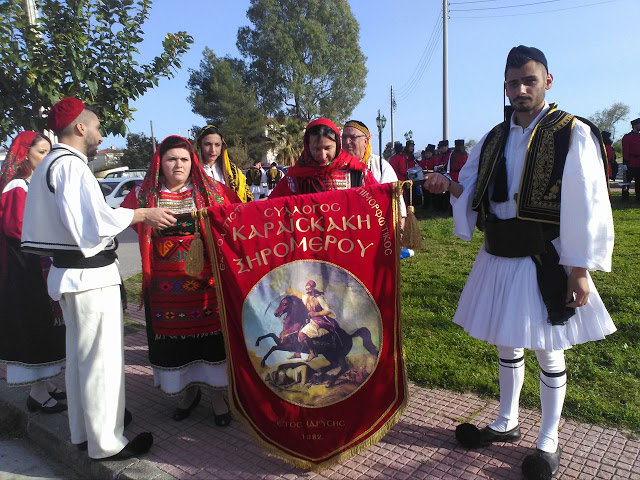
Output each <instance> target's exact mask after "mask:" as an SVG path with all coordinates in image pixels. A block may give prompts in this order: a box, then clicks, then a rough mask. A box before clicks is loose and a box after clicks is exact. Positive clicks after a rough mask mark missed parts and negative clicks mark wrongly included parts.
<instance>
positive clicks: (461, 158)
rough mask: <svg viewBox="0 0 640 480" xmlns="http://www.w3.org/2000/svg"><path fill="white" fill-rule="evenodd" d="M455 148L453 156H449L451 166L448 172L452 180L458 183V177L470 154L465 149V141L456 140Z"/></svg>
mask: <svg viewBox="0 0 640 480" xmlns="http://www.w3.org/2000/svg"><path fill="white" fill-rule="evenodd" d="M455 145H456V146H455V148H454V149H453V152H451V155H450V156H449V166H448V168H447V171H448V172H449V175H451V180H453V181H454V182H457V181H458V175H460V170H462V167H463V166H464V164H465V163H467V158H469V154H468V153H467V151H466V150H465V148H464V140H456V141H455Z"/></svg>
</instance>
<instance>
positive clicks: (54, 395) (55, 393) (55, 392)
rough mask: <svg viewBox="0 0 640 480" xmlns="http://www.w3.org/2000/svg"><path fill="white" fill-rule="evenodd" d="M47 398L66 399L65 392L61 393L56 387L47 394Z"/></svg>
mask: <svg viewBox="0 0 640 480" xmlns="http://www.w3.org/2000/svg"><path fill="white" fill-rule="evenodd" d="M49 396H50V397H51V398H53V399H54V400H66V399H67V392H63V391H62V390H59V389H58V388H57V387H56V388H54V389H53V391H52V392H49Z"/></svg>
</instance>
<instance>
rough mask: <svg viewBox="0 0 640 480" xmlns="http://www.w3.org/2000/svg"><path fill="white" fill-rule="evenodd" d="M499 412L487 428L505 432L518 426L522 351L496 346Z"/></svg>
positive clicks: (522, 371)
mask: <svg viewBox="0 0 640 480" xmlns="http://www.w3.org/2000/svg"><path fill="white" fill-rule="evenodd" d="M498 357H499V360H498V365H499V371H498V377H499V379H500V411H499V412H498V418H497V419H496V421H495V422H493V423H492V424H491V425H489V427H491V428H492V429H493V430H496V431H498V432H506V431H507V430H511V429H512V428H514V427H516V426H517V425H518V404H519V402H520V390H522V383H523V382H524V349H523V348H512V347H501V346H498Z"/></svg>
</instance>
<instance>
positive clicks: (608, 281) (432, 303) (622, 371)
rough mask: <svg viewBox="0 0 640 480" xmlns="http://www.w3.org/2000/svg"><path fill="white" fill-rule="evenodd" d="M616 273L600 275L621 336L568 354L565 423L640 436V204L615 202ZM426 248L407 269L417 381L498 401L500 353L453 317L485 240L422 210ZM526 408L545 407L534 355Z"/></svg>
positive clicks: (410, 356) (529, 359) (408, 339)
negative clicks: (461, 234) (458, 233)
mask: <svg viewBox="0 0 640 480" xmlns="http://www.w3.org/2000/svg"><path fill="white" fill-rule="evenodd" d="M613 207H614V222H615V229H616V246H615V250H614V258H613V272H611V273H603V272H595V273H593V279H594V282H595V283H596V286H597V288H598V291H599V292H600V295H601V296H602V299H603V301H604V303H605V305H606V306H607V308H608V310H609V312H610V313H611V316H612V317H613V320H614V322H615V324H616V326H617V327H618V331H617V332H616V333H615V334H613V335H611V336H609V337H607V339H605V340H603V341H600V342H590V343H587V344H584V345H577V346H575V347H573V348H572V349H570V350H567V352H566V358H567V368H568V372H569V383H568V387H567V397H566V402H565V407H564V412H563V413H564V416H565V417H566V418H573V419H575V420H579V421H584V422H591V423H600V424H606V425H611V426H615V427H619V428H623V429H628V430H631V431H633V432H634V433H635V434H639V433H640V320H639V318H640V295H639V292H638V289H639V288H640V208H638V207H640V205H638V204H637V203H636V202H635V201H634V200H632V201H631V202H629V203H621V202H620V197H619V196H614V198H613ZM417 210H418V212H417V215H418V218H419V219H420V228H421V230H422V232H423V239H424V248H423V250H422V251H420V252H417V253H416V256H415V257H413V258H410V259H408V260H403V261H402V262H401V271H402V317H403V321H404V344H405V350H406V355H407V369H408V372H409V377H410V378H411V379H412V380H413V381H415V382H416V383H418V384H419V385H423V386H432V387H442V388H446V389H450V390H455V391H461V392H474V393H477V394H479V395H483V396H488V397H493V398H498V397H499V389H498V365H497V353H496V349H495V347H493V346H492V345H488V344H486V343H484V342H481V341H478V340H475V339H473V338H471V337H470V336H469V335H467V334H466V333H465V332H464V330H462V328H461V327H459V326H457V325H455V324H454V323H453V322H452V321H451V318H452V317H453V314H454V312H455V309H456V305H457V301H458V297H459V295H460V292H461V291H462V288H463V286H464V283H465V281H466V277H467V274H468V273H469V271H470V269H471V266H472V264H473V260H474V259H475V256H476V253H477V252H478V249H479V248H480V245H481V243H482V233H480V232H478V231H476V234H475V235H474V239H473V241H472V242H468V243H467V242H463V241H461V240H459V239H458V238H457V237H455V236H454V235H453V234H452V233H451V232H452V230H453V220H452V219H451V218H442V217H437V216H433V215H429V214H428V213H425V212H423V211H421V209H417ZM526 363H527V364H526V368H527V374H526V375H525V384H524V387H523V389H522V395H521V405H523V406H529V407H535V408H539V407H540V403H539V394H538V389H539V387H538V372H539V368H538V365H537V361H536V358H535V354H534V353H533V352H527V353H526Z"/></svg>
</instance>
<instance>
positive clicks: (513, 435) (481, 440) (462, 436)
mask: <svg viewBox="0 0 640 480" xmlns="http://www.w3.org/2000/svg"><path fill="white" fill-rule="evenodd" d="M521 438H522V435H521V433H520V426H519V425H516V426H515V427H514V428H512V429H511V430H507V431H506V432H498V431H497V430H494V429H492V428H490V427H484V428H483V429H482V430H479V429H478V427H476V426H475V425H472V424H470V423H461V424H460V425H458V426H457V427H456V439H457V440H458V442H459V443H460V445H462V446H463V447H465V448H479V447H486V446H487V445H491V444H492V443H496V442H503V443H506V442H517V441H518V440H520V439H521Z"/></svg>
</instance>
